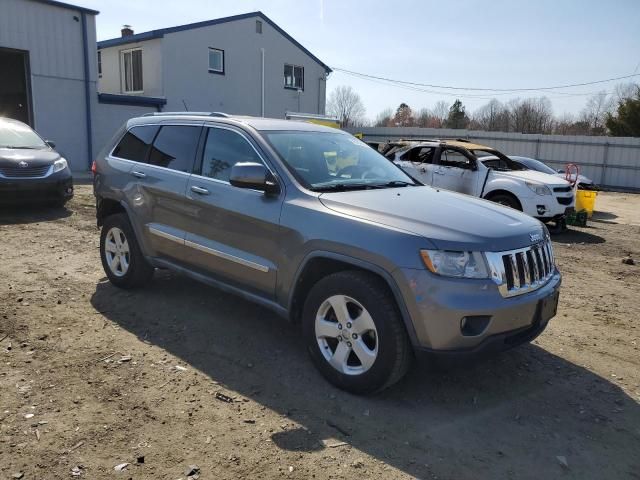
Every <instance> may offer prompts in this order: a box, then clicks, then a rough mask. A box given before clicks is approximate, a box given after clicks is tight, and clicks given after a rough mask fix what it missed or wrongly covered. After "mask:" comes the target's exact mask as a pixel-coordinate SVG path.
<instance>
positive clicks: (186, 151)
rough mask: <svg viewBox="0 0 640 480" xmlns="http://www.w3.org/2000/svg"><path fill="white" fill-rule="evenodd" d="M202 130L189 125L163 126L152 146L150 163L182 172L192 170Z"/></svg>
mask: <svg viewBox="0 0 640 480" xmlns="http://www.w3.org/2000/svg"><path fill="white" fill-rule="evenodd" d="M200 130H201V128H200V127H194V126H188V125H166V126H163V127H162V128H161V129H160V132H158V136H157V137H156V139H155V141H154V142H153V146H152V147H151V154H150V155H149V163H150V164H151V165H157V166H159V167H166V168H171V169H172V170H178V171H180V172H191V166H192V164H193V158H194V157H195V154H196V148H197V147H198V139H199V137H200Z"/></svg>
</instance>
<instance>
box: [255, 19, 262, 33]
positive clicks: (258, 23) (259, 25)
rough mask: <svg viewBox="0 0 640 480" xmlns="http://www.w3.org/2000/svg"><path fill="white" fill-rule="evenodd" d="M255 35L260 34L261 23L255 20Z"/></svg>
mask: <svg viewBox="0 0 640 480" xmlns="http://www.w3.org/2000/svg"><path fill="white" fill-rule="evenodd" d="M256 33H262V21H260V20H256Z"/></svg>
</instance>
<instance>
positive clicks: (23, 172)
mask: <svg viewBox="0 0 640 480" xmlns="http://www.w3.org/2000/svg"><path fill="white" fill-rule="evenodd" d="M50 168H51V165H43V166H39V167H24V168H23V167H0V175H2V176H3V177H6V178H35V177H44V176H45V175H46V174H47V172H48V171H49V169H50Z"/></svg>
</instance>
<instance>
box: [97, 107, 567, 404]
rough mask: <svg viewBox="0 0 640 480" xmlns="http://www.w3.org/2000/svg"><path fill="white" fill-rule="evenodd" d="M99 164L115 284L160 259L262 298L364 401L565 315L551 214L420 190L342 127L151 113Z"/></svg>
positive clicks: (105, 255)
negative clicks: (423, 363) (419, 362)
mask: <svg viewBox="0 0 640 480" xmlns="http://www.w3.org/2000/svg"><path fill="white" fill-rule="evenodd" d="M93 171H94V174H95V179H94V192H95V196H96V201H97V219H98V225H99V226H101V227H102V233H101V236H100V253H101V258H102V264H103V266H104V270H105V272H106V274H107V276H108V277H109V280H110V281H111V282H112V283H113V284H114V285H116V286H118V287H121V288H133V287H138V286H141V285H143V284H145V283H146V282H148V281H149V280H150V279H151V277H152V275H153V271H154V269H155V268H163V269H169V270H173V271H175V272H179V273H181V274H185V275H187V276H189V277H192V278H195V279H197V280H200V281H203V282H205V283H208V284H211V285H214V286H216V287H219V288H222V289H224V290H226V291H228V292H231V293H234V294H238V295H240V296H242V297H244V298H246V299H249V300H251V301H254V302H257V303H259V304H261V305H264V306H266V307H268V308H270V309H272V310H274V311H276V312H278V313H279V314H281V315H282V316H283V317H285V318H287V319H288V320H290V321H291V322H293V323H299V324H301V327H302V328H301V334H302V335H303V336H304V341H305V343H306V345H307V346H308V349H309V352H310V354H311V358H312V359H313V362H314V363H315V365H316V366H317V367H318V369H319V370H320V372H322V374H323V375H324V376H325V377H326V378H327V379H328V380H329V381H330V382H332V383H333V384H335V385H337V386H338V387H340V388H343V389H345V390H348V391H351V392H354V393H368V392H373V391H377V390H380V389H383V388H385V387H387V386H389V385H391V384H393V383H394V382H396V381H398V380H399V379H400V378H402V376H403V375H404V373H405V372H406V371H407V369H408V367H409V365H410V363H411V360H412V359H413V357H414V356H415V355H418V354H425V355H427V356H433V355H434V354H442V355H445V356H464V355H471V354H477V353H481V352H486V351H495V350H505V349H507V348H510V347H513V346H515V345H518V344H521V343H524V342H527V341H530V340H532V339H533V338H535V337H536V336H537V335H538V334H540V333H541V332H542V331H543V330H544V328H545V327H546V325H547V322H548V321H549V319H550V318H552V317H553V316H554V315H555V313H556V308H557V303H558V289H559V287H560V273H559V272H558V270H557V268H556V264H555V261H554V257H553V250H552V247H551V242H550V240H549V234H548V232H547V229H546V228H545V227H544V225H543V224H542V223H540V222H539V221H538V220H535V219H533V218H531V217H528V216H526V215H524V214H522V213H520V212H518V211H516V210H513V209H511V208H507V207H504V206H501V205H497V204H494V203H492V202H489V201H486V200H480V199H476V198H473V197H469V196H466V195H462V194H457V193H453V192H449V191H444V190H437V189H435V188H432V187H428V186H424V185H422V184H420V182H418V181H416V180H415V179H413V178H411V177H410V176H409V175H407V174H406V173H404V172H403V171H402V170H401V169H400V168H399V167H397V166H396V165H394V164H393V163H391V162H389V161H388V160H387V159H385V158H384V157H383V156H382V155H380V154H378V153H377V152H376V151H374V150H373V149H371V148H369V147H368V146H367V145H366V144H364V143H362V142H361V141H360V140H358V139H356V138H354V137H353V136H351V135H349V134H347V133H345V132H342V131H339V130H335V129H332V128H327V127H323V126H319V125H313V124H310V123H304V122H296V121H289V120H273V119H265V118H253V117H230V116H227V115H225V114H194V113H192V114H188V115H185V114H155V115H149V116H144V117H140V118H134V119H132V120H129V121H128V122H127V123H126V125H124V126H123V128H122V129H121V130H120V131H119V132H118V133H117V134H116V135H115V137H114V138H113V141H112V142H111V143H110V144H109V145H107V147H106V148H105V149H104V151H103V152H102V153H101V154H100V155H99V157H98V158H97V160H96V161H95V164H94V168H93Z"/></svg>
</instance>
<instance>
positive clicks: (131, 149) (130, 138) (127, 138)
mask: <svg viewBox="0 0 640 480" xmlns="http://www.w3.org/2000/svg"><path fill="white" fill-rule="evenodd" d="M158 128H160V127H158V126H157V125H144V126H140V127H133V128H132V129H131V130H129V131H128V132H127V133H126V134H125V135H124V137H122V140H120V143H118V145H117V146H116V148H114V149H113V153H112V155H113V156H114V157H118V158H125V159H127V160H133V161H135V162H146V161H147V153H148V152H149V146H150V145H151V142H153V137H155V136H156V133H157V132H158Z"/></svg>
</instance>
